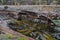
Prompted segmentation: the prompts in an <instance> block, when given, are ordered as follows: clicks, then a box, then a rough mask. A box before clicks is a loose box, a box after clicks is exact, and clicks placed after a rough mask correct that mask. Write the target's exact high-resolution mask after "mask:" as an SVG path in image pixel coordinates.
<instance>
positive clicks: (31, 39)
mask: <svg viewBox="0 0 60 40" xmlns="http://www.w3.org/2000/svg"><path fill="white" fill-rule="evenodd" d="M0 30H1V31H2V32H4V33H5V34H12V35H15V36H18V37H23V38H26V39H27V40H34V39H33V38H30V37H27V36H25V35H23V34H21V33H18V32H16V31H13V30H11V29H10V28H6V27H2V26H0Z"/></svg>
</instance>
